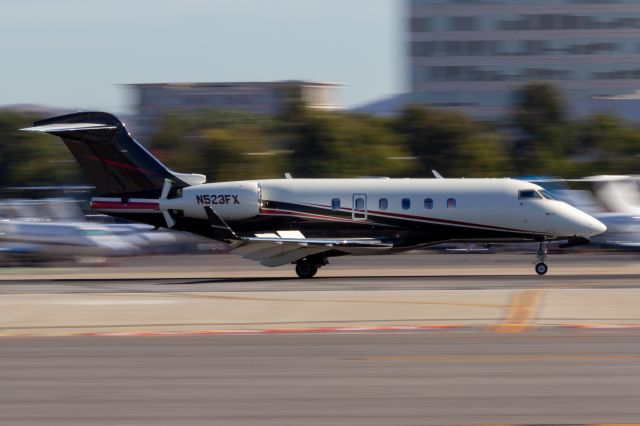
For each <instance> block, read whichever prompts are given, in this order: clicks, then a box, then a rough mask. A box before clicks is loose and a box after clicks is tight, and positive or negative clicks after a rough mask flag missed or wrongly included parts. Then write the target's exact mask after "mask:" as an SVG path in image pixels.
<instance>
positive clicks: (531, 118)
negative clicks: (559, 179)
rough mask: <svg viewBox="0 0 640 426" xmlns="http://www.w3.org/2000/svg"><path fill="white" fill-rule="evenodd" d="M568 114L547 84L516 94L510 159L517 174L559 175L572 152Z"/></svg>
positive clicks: (535, 84)
mask: <svg viewBox="0 0 640 426" xmlns="http://www.w3.org/2000/svg"><path fill="white" fill-rule="evenodd" d="M566 116H567V112H566V109H565V106H564V102H563V99H562V96H561V95H560V93H559V92H558V91H557V90H556V89H555V88H554V87H553V86H552V85H550V84H548V83H538V82H534V83H529V84H526V85H524V86H523V87H521V88H520V89H518V90H517V91H516V92H515V102H514V106H513V113H512V121H513V127H514V134H515V139H514V142H513V146H512V153H511V154H512V158H513V161H514V164H515V167H516V172H517V173H518V174H558V173H560V174H562V172H563V171H564V170H565V168H566V167H567V165H566V162H565V159H566V157H567V155H568V151H569V150H570V149H571V141H570V138H569V137H568V136H569V134H568V133H567V130H568V123H567V118H566Z"/></svg>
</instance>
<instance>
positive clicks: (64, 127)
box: [20, 123, 117, 133]
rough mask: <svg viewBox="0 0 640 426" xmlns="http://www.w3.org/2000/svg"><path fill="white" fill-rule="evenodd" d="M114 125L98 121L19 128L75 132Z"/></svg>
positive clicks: (35, 130)
mask: <svg viewBox="0 0 640 426" xmlns="http://www.w3.org/2000/svg"><path fill="white" fill-rule="evenodd" d="M116 128H117V127H116V126H110V125H108V124H100V123H56V124H46V125H43V126H33V127H26V128H24V129H20V130H22V131H24V132H40V133H62V132H77V131H82V130H115V129H116Z"/></svg>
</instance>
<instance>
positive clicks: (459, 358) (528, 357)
mask: <svg viewBox="0 0 640 426" xmlns="http://www.w3.org/2000/svg"><path fill="white" fill-rule="evenodd" d="M356 359H357V360H359V361H432V362H448V361H451V362H472V361H479V362H533V361H576V360H583V361H589V360H604V359H616V360H618V359H640V355H606V354H604V355H579V354H565V355H552V354H540V355H536V354H522V355H407V356H402V355H398V356H370V357H363V358H356Z"/></svg>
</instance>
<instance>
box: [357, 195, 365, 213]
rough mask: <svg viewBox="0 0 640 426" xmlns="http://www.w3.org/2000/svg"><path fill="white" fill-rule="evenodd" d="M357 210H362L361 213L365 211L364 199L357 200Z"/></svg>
mask: <svg viewBox="0 0 640 426" xmlns="http://www.w3.org/2000/svg"><path fill="white" fill-rule="evenodd" d="M356 210H360V211H363V210H364V198H362V197H358V198H356Z"/></svg>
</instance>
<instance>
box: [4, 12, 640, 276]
mask: <svg viewBox="0 0 640 426" xmlns="http://www.w3.org/2000/svg"><path fill="white" fill-rule="evenodd" d="M125 4H126V5H127V7H124V5H125ZM0 27H2V28H3V30H2V31H3V32H5V33H6V34H10V35H11V36H10V37H2V40H3V41H2V42H1V43H2V46H3V52H4V56H5V60H4V61H3V62H4V64H3V69H2V70H1V71H0V75H2V76H3V78H2V79H1V82H0V84H2V87H3V90H1V91H0V105H2V106H1V107H0V197H1V199H0V215H1V219H0V225H1V226H2V228H0V245H1V247H0V254H1V255H2V259H4V260H3V263H4V264H5V265H6V264H14V263H15V262H16V261H17V262H18V263H22V262H24V261H25V259H27V260H26V261H27V262H34V261H35V259H39V260H43V259H50V258H51V257H52V255H53V254H56V255H57V256H56V257H60V258H65V259H72V260H74V261H78V260H79V259H80V260H81V261H83V262H86V261H88V260H91V259H93V260H96V263H100V262H99V261H98V260H99V259H104V258H105V257H109V256H112V255H124V256H131V255H134V254H147V253H157V252H161V253H170V252H187V253H211V252H212V251H214V252H218V251H224V249H225V248H224V246H223V245H219V244H215V243H211V242H206V241H201V240H200V239H196V238H194V237H190V236H186V235H181V234H177V233H174V232H169V231H166V232H163V231H152V230H151V229H150V228H145V227H140V226H137V225H136V226H134V225H131V224H123V223H115V222H113V221H111V220H109V219H108V218H105V217H102V216H99V215H94V214H92V213H91V212H90V211H89V210H88V203H87V200H88V199H89V198H90V196H91V187H90V186H88V184H87V181H86V180H85V177H84V176H83V175H82V174H81V173H80V171H79V169H78V167H77V165H76V164H75V161H74V160H73V158H72V157H71V155H70V154H69V153H68V152H67V150H66V149H65V147H64V146H63V145H62V144H61V143H59V142H58V141H57V140H56V139H55V138H51V137H47V136H42V135H37V134H32V133H25V132H19V131H18V129H19V128H22V127H27V126H29V125H30V123H31V122H33V121H35V120H38V119H41V118H45V117H49V116H53V115H57V114H61V113H67V112H73V111H77V110H89V109H100V110H106V111H108V112H112V113H116V114H118V115H120V116H121V117H122V118H123V120H124V121H125V122H126V124H127V127H128V129H129V130H130V132H131V133H132V134H133V136H134V137H135V138H136V139H137V140H138V141H139V142H141V143H142V144H144V145H145V146H146V147H147V148H148V149H150V150H151V151H152V152H153V153H154V154H155V155H156V156H157V157H158V158H160V159H161V160H162V161H163V162H165V163H166V164H167V165H168V166H170V167H171V168H173V169H176V170H181V171H185V172H197V173H202V174H205V175H207V177H208V181H209V182H214V181H225V180H238V179H254V178H278V177H282V176H283V174H284V173H291V174H292V175H293V176H294V177H311V178H313V177H362V176H388V177H431V176H432V173H431V170H437V171H438V172H440V173H441V174H442V175H444V176H445V177H505V176H510V177H524V178H525V179H529V180H533V181H535V182H537V183H539V184H541V185H543V186H546V187H547V188H549V189H551V190H553V191H554V192H556V195H558V196H560V197H561V198H563V199H565V200H566V201H569V202H571V203H572V204H574V205H577V206H579V207H580V208H582V209H584V210H586V211H588V212H589V213H592V214H594V215H597V216H598V217H599V218H600V219H601V220H603V221H604V222H605V223H606V224H607V225H608V226H609V232H608V233H607V234H605V235H603V236H600V237H598V238H596V240H595V241H594V243H595V244H592V245H591V248H598V247H606V248H616V249H624V250H635V248H636V244H640V235H638V232H637V230H636V228H637V227H638V226H637V225H636V219H637V218H636V216H635V215H636V214H638V210H639V209H640V199H639V193H638V182H639V180H638V178H636V177H634V176H635V175H636V174H638V168H639V165H640V156H639V154H640V126H639V125H638V118H639V117H640V42H639V41H638V34H639V32H640V3H638V2H637V1H634V0H611V1H606V2H603V1H593V0H529V1H519V0H511V1H504V2H503V1H481V0H477V1H473V2H470V1H458V0H403V1H395V0H367V1H364V0H361V1H349V2H343V1H337V0H323V1H319V0H318V1H315V0H314V1H305V2H299V1H293V0H275V1H272V2H269V4H268V5H266V4H265V2H262V1H257V0H244V1H242V2H237V1H230V0H219V1H213V2H202V1H197V0H187V1H183V2H180V3H178V2H164V1H161V2H151V1H139V2H135V3H134V4H131V5H129V4H128V3H126V2H123V1H119V0H117V1H115V2H113V4H111V6H110V7H109V8H108V10H104V11H100V13H98V11H97V10H96V8H95V7H93V6H91V5H88V4H86V3H85V2H81V1H76V0H68V1H64V2H60V3H57V4H55V5H53V4H52V3H51V2H45V1H38V0H30V1H23V2H8V3H7V4H6V5H5V6H4V10H3V14H2V16H0ZM63 224H64V226H63ZM52 242H55V243H56V246H55V247H56V249H54V250H51V247H49V245H50V243H52ZM67 243H70V244H67ZM60 245H65V246H66V245H69V247H68V250H66V251H65V250H60V249H59V246H60ZM74 245H75V247H76V248H75V251H74V247H73V246H74ZM78 247H80V249H79V248H78ZM88 247H92V249H94V252H91V253H89V252H88V251H87V250H88ZM16 259H17V260H16Z"/></svg>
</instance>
